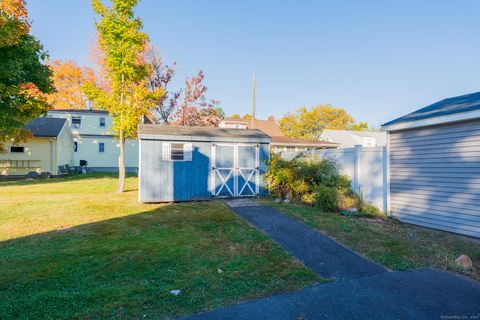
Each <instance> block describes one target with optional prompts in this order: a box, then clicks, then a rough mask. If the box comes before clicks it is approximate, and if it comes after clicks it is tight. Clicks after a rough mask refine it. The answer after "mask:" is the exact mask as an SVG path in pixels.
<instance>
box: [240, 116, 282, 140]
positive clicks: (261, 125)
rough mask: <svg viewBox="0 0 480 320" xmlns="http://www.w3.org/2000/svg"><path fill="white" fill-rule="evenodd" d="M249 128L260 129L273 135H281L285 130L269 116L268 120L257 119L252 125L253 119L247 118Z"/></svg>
mask: <svg viewBox="0 0 480 320" xmlns="http://www.w3.org/2000/svg"><path fill="white" fill-rule="evenodd" d="M246 123H247V128H249V129H252V128H254V129H259V130H261V131H263V132H265V133H266V134H268V135H269V136H271V137H281V136H283V132H282V130H281V129H280V127H279V126H278V124H277V122H276V121H275V119H274V118H273V117H269V119H268V120H259V119H255V120H254V122H253V126H252V120H246Z"/></svg>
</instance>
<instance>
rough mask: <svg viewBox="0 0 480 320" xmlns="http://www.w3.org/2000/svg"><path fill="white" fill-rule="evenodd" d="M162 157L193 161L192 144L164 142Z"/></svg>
mask: <svg viewBox="0 0 480 320" xmlns="http://www.w3.org/2000/svg"><path fill="white" fill-rule="evenodd" d="M162 159H163V160H167V161H192V144H191V143H185V142H164V143H163V157H162Z"/></svg>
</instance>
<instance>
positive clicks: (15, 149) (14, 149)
mask: <svg viewBox="0 0 480 320" xmlns="http://www.w3.org/2000/svg"><path fill="white" fill-rule="evenodd" d="M10 152H12V153H24V152H25V148H24V147H13V146H12V147H10Z"/></svg>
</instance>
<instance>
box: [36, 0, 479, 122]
mask: <svg viewBox="0 0 480 320" xmlns="http://www.w3.org/2000/svg"><path fill="white" fill-rule="evenodd" d="M28 9H29V14H30V17H31V18H32V19H33V28H32V32H33V34H34V35H36V36H37V37H38V38H39V39H40V40H41V41H42V43H43V44H44V46H45V48H46V49H47V50H48V51H49V53H50V56H51V57H52V58H54V59H72V60H75V61H77V62H79V63H81V64H89V63H90V60H89V46H90V45H91V42H92V38H93V36H94V32H95V27H94V19H95V16H94V14H93V13H92V11H91V8H90V1H88V0H68V1H66V0H29V1H28ZM479 12H480V1H475V0H470V1H467V0H456V1H442V0H431V1H428V0H422V1H407V0H402V1H391V0H384V1H383V0H362V1H357V0H350V1H347V0H338V1H320V0H311V1H309V0H303V1H302V0H297V1H295V0H288V1H287V0H277V1H273V0H256V1H255V0H237V1H231V0H162V1H159V0H143V1H141V2H140V4H139V6H138V8H137V10H136V13H137V14H138V15H139V16H140V17H141V19H142V20H143V23H144V31H146V32H147V33H148V34H149V36H150V39H151V41H152V42H153V44H154V45H155V46H157V47H158V48H159V49H160V50H161V53H162V56H163V57H164V58H165V60H166V61H167V62H171V61H176V62H177V64H178V72H177V82H178V83H180V82H181V81H183V80H184V78H185V77H186V76H190V75H192V74H194V73H196V72H197V71H198V70H199V69H202V70H203V71H204V72H205V74H206V84H207V86H208V87H209V92H208V96H209V98H216V99H219V100H221V106H222V108H223V109H224V110H225V112H226V113H227V114H232V113H242V114H243V113H247V112H250V108H251V107H250V105H251V90H252V89H251V87H252V84H251V78H252V72H255V73H256V76H257V110H258V111H257V115H258V117H260V118H266V117H267V116H268V115H274V116H275V117H276V118H279V117H281V116H282V115H283V114H285V113H286V112H288V111H294V110H295V109H296V108H298V107H299V106H307V107H309V106H313V105H315V104H319V103H330V104H332V105H334V106H338V107H343V108H345V109H346V110H347V111H348V112H349V113H350V114H351V115H352V116H353V117H354V118H355V119H356V120H357V121H367V122H369V123H370V124H372V125H374V126H378V125H380V124H381V123H383V122H386V121H388V120H391V119H393V118H395V117H397V116H401V115H403V114H405V113H408V112H411V111H413V110H415V109H417V108H419V107H422V106H424V105H427V104H430V103H433V102H435V101H437V100H440V99H442V98H446V97H450V96H455V95H461V94H466V93H471V92H476V91H479V88H480V38H479V34H480V19H478V13H479Z"/></svg>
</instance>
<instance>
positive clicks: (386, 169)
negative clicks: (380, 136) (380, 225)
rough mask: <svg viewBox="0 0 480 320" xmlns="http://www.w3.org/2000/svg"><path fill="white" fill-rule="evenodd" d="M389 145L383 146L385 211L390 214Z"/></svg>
mask: <svg viewBox="0 0 480 320" xmlns="http://www.w3.org/2000/svg"><path fill="white" fill-rule="evenodd" d="M389 156H390V155H389V152H388V146H383V157H382V160H383V161H382V166H383V212H385V213H386V214H387V215H390V208H389V206H390V165H389V164H390V161H389V160H390V159H389Z"/></svg>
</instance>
